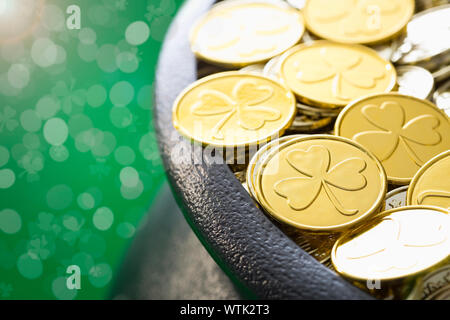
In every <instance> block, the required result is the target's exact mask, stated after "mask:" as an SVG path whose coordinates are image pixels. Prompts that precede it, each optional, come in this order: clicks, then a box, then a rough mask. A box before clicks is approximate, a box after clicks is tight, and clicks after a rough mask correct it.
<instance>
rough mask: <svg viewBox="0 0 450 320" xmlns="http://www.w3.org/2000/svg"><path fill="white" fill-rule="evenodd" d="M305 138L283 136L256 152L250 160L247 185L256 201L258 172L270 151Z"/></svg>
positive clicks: (298, 135) (299, 135)
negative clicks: (287, 142)
mask: <svg viewBox="0 0 450 320" xmlns="http://www.w3.org/2000/svg"><path fill="white" fill-rule="evenodd" d="M303 136H304V135H301V134H297V135H288V136H283V137H281V138H279V139H276V140H273V141H271V142H269V143H267V144H265V145H264V146H262V147H261V148H260V149H259V150H258V152H256V153H255V154H254V155H253V157H252V158H251V159H250V162H249V164H248V167H247V173H246V183H247V186H248V190H249V192H250V195H251V196H252V197H253V198H254V199H257V196H256V191H255V185H256V176H257V172H258V170H259V167H260V165H261V163H262V162H263V160H264V158H265V157H266V156H267V155H268V154H269V153H270V151H272V150H274V149H275V148H278V147H279V146H280V145H281V144H282V143H284V142H286V141H289V140H291V139H294V138H297V137H303Z"/></svg>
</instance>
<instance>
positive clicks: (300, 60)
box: [280, 40, 396, 108]
mask: <svg viewBox="0 0 450 320" xmlns="http://www.w3.org/2000/svg"><path fill="white" fill-rule="evenodd" d="M280 74H281V77H282V78H283V80H284V83H285V84H286V85H287V86H288V87H289V88H290V89H291V90H292V91H293V92H294V93H295V94H296V95H297V97H298V99H300V100H301V101H303V102H304V103H306V104H308V105H313V106H319V107H331V108H337V107H343V106H345V105H347V104H348V103H349V102H351V101H352V100H354V99H357V98H360V97H362V96H365V95H368V94H373V93H383V92H389V91H391V90H392V89H393V88H394V87H395V84H396V72H395V69H394V67H393V66H392V64H391V63H390V62H388V61H386V60H384V59H382V58H381V57H380V56H379V55H378V54H377V53H376V51H374V50H372V49H369V48H367V47H364V46H360V45H349V44H339V43H335V42H330V41H326V40H319V41H314V42H311V43H307V44H301V45H298V46H296V47H294V48H292V49H290V50H289V51H287V52H286V53H285V54H284V55H283V56H282V62H281V68H280Z"/></svg>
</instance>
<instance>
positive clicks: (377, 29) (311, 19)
mask: <svg viewBox="0 0 450 320" xmlns="http://www.w3.org/2000/svg"><path fill="white" fill-rule="evenodd" d="M413 13H414V0H339V1H336V0H309V1H307V2H306V6H305V8H304V15H305V22H306V26H307V28H308V30H309V31H311V32H312V33H314V34H316V35H317V36H320V37H321V38H325V39H329V40H334V41H337V42H343V43H364V44H368V43H376V42H381V41H385V40H388V39H390V38H392V37H394V36H395V35H397V34H398V33H399V32H401V31H402V29H403V28H404V27H405V26H406V24H407V23H408V21H409V19H410V18H411V17H412V15H413Z"/></svg>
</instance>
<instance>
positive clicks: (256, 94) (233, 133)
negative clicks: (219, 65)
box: [172, 71, 297, 147]
mask: <svg viewBox="0 0 450 320" xmlns="http://www.w3.org/2000/svg"><path fill="white" fill-rule="evenodd" d="M296 111H297V110H296V105H295V98H294V96H293V94H292V93H291V92H290V91H289V90H287V89H286V88H284V87H283V86H281V85H280V84H278V83H277V82H275V81H273V80H271V79H269V78H266V77H263V76H259V75H256V74H254V73H248V74H247V73H243V72H239V71H236V72H223V73H218V74H215V75H212V76H208V77H206V78H203V79H201V80H198V81H197V82H195V83H193V84H192V85H191V86H189V87H188V88H186V89H185V90H184V91H183V92H182V93H181V94H180V95H179V96H178V98H177V100H176V101H175V102H174V106H173V116H172V119H173V125H174V127H175V128H176V129H177V130H178V131H179V132H180V133H181V134H183V135H184V136H186V137H188V138H190V139H192V140H195V141H198V142H201V143H203V144H208V145H213V146H219V147H230V146H235V147H237V146H247V145H251V144H257V143H260V142H264V141H267V139H269V138H270V137H272V136H277V135H281V134H282V133H283V132H284V130H285V129H286V128H287V127H289V126H290V124H291V123H292V121H293V119H294V116H295V113H296Z"/></svg>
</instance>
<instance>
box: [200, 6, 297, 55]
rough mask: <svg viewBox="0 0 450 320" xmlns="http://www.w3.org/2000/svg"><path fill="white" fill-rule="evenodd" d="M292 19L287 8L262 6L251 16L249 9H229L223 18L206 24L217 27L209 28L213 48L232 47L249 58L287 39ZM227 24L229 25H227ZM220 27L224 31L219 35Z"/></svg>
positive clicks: (206, 27) (210, 48) (268, 50)
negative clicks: (285, 10) (278, 8)
mask: <svg viewBox="0 0 450 320" xmlns="http://www.w3.org/2000/svg"><path fill="white" fill-rule="evenodd" d="M253 10H255V9H253ZM249 20H251V22H249ZM267 21H270V23H267ZM292 23H293V21H292V18H291V17H289V16H287V15H286V13H284V12H279V11H274V10H268V9H260V10H257V11H252V14H251V16H249V14H248V12H246V11H245V10H234V11H233V10H228V11H225V12H224V13H221V16H220V18H218V19H213V20H212V21H211V22H209V23H208V24H206V25H205V26H204V28H205V29H207V30H212V31H214V32H211V31H209V36H208V41H207V43H208V49H209V50H212V51H220V50H228V49H230V48H232V49H233V52H234V53H236V54H238V55H239V56H240V57H242V58H248V57H252V56H254V55H257V54H264V53H268V52H272V51H274V50H277V49H278V48H277V43H279V42H280V39H283V36H282V35H283V34H285V33H286V32H288V31H289V30H290V28H291V25H292ZM224 25H226V26H227V28H224V27H223V26H224ZM218 30H219V32H220V31H224V32H220V34H219V35H218V34H217V31H218ZM205 42H206V41H205Z"/></svg>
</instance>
